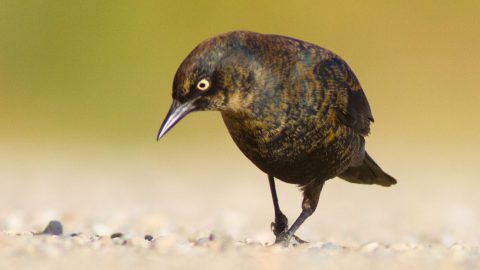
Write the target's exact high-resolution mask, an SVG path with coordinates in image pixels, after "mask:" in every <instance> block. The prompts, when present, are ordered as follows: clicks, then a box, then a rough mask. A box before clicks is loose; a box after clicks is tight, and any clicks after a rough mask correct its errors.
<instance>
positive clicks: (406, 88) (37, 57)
mask: <svg viewBox="0 0 480 270" xmlns="http://www.w3.org/2000/svg"><path fill="white" fill-rule="evenodd" d="M479 14H480V1H476V0H472V1H433V0H428V1H354V0H348V1H305V0H300V1H101V0H96V1H84V0H82V1H75V0H72V1H33V0H32V1H13V0H10V1H7V0H0V125H1V132H0V140H1V141H0V145H1V146H2V147H3V149H4V151H3V153H4V154H5V153H6V152H5V151H7V150H5V149H7V148H8V149H10V150H8V151H11V152H15V151H16V147H19V148H22V149H27V152H28V151H30V150H31V149H41V150H42V151H49V149H51V147H58V148H62V147H65V146H68V147H72V145H79V146H81V147H86V148H87V149H90V148H91V149H95V148H96V147H98V146H102V147H103V146H105V147H106V149H110V148H112V149H113V148H118V147H128V148H136V149H140V150H139V151H140V152H141V151H143V150H144V151H148V152H149V153H156V154H157V155H159V156H161V155H167V154H166V150H165V149H169V151H170V153H169V154H171V152H172V151H174V152H175V153H188V152H189V149H187V148H188V147H203V148H205V149H207V150H206V151H207V152H206V155H209V154H210V153H209V152H208V149H217V150H218V151H217V152H221V151H222V149H225V145H227V148H226V149H227V150H228V151H230V150H232V151H231V153H232V154H234V155H237V156H236V157H238V158H240V157H241V153H240V152H239V151H236V150H234V149H235V147H234V146H233V144H232V142H231V141H230V138H229V137H228V134H227V132H226V129H225V128H224V126H223V123H222V122H221V118H220V117H219V114H218V113H215V112H206V113H197V114H192V115H190V116H189V117H187V118H186V119H185V120H183V121H182V123H181V124H179V125H177V127H175V129H174V130H173V131H172V132H171V133H169V134H168V136H166V137H165V138H164V140H163V141H162V142H161V143H160V144H157V143H156V142H155V134H156V131H157V129H158V127H159V125H160V123H161V121H162V120H163V117H164V116H165V114H166V112H167V110H168V107H169V103H170V100H171V98H170V94H171V84H172V78H173V75H174V73H175V71H176V68H177V67H178V65H179V64H180V62H181V61H182V60H183V58H184V57H185V56H186V55H187V54H188V53H189V51H190V50H191V49H192V48H193V47H194V46H195V45H196V44H197V43H199V42H200V41H202V40H204V39H206V38H208V37H210V36H213V35H216V34H219V33H222V32H227V31H232V30H237V29H243V30H251V31H257V32H262V33H275V34H282V35H288V36H293V37H296V38H299V39H303V40H307V41H310V42H313V43H316V44H318V45H321V46H323V47H326V48H329V49H331V50H333V51H334V52H336V53H338V54H339V55H341V56H342V57H343V58H344V59H346V60H347V62H348V63H349V64H350V65H351V66H352V68H353V69H354V71H355V73H356V74H357V76H358V77H359V79H360V81H361V83H362V86H363V87H364V89H365V92H366V94H367V96H368V98H369V101H370V105H371V107H372V110H373V113H374V116H375V119H376V122H375V124H374V125H373V128H372V135H371V137H369V139H368V144H369V149H373V152H377V153H378V154H377V155H380V156H383V157H389V158H388V161H386V162H387V163H389V165H388V166H390V167H391V166H392V165H393V164H394V163H409V162H412V161H411V160H412V158H414V157H416V158H417V159H419V160H423V161H429V162H432V163H435V162H434V161H431V160H430V158H432V157H435V158H440V159H443V160H445V162H447V163H448V162H450V161H449V160H456V161H455V164H456V166H457V167H462V166H469V165H468V164H475V162H473V161H472V158H474V159H478V158H477V157H478V155H477V154H476V152H478V150H480V147H479V143H478V141H479V139H480V125H479V123H480V93H479V89H480V79H479V75H480V50H479V48H480V16H479ZM175 149H176V150H175ZM8 151H7V152H8ZM212 151H213V150H212ZM212 153H213V152H212ZM380 159H381V158H380ZM179 162H180V161H179ZM452 166H454V165H452ZM232 168H233V167H232Z"/></svg>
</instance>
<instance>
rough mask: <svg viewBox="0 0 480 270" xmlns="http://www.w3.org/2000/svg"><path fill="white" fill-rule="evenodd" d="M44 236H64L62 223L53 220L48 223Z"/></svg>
mask: <svg viewBox="0 0 480 270" xmlns="http://www.w3.org/2000/svg"><path fill="white" fill-rule="evenodd" d="M42 234H51V235H62V234H63V226H62V223H60V221H58V220H52V221H50V222H49V223H48V225H47V227H46V228H45V230H43V232H42Z"/></svg>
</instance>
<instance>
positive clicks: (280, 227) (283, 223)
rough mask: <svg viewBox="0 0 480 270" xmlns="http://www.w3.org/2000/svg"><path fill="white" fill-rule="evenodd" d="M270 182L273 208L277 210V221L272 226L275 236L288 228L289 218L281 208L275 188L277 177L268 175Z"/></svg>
mask: <svg viewBox="0 0 480 270" xmlns="http://www.w3.org/2000/svg"><path fill="white" fill-rule="evenodd" d="M268 182H269V184H270V192H271V193H272V199H273V208H274V210H275V222H272V223H271V228H272V231H273V234H274V235H275V236H278V235H280V234H281V233H282V232H286V231H287V230H288V219H287V217H286V216H285V215H284V214H283V213H282V211H281V210H280V206H279V204H278V197H277V190H276V189H275V179H274V178H273V176H272V175H268Z"/></svg>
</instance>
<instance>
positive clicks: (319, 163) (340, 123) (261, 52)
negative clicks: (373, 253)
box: [159, 31, 396, 242]
mask: <svg viewBox="0 0 480 270" xmlns="http://www.w3.org/2000/svg"><path fill="white" fill-rule="evenodd" d="M173 99H174V104H173V105H172V108H171V111H170V112H169V115H168V116H167V119H166V120H165V122H164V123H163V125H162V128H161V130H160V131H159V137H161V136H163V134H165V133H166V132H167V131H168V130H169V129H170V128H171V127H173V125H174V124H175V123H177V122H178V121H179V120H180V119H181V118H182V117H183V116H185V115H186V114H188V113H189V112H191V111H195V110H197V111H198V110H217V111H220V112H221V114H222V117H223V119H224V122H225V124H226V126H227V128H228V131H229V132H230V135H231V136H232V138H233V140H234V141H235V143H236V144H237V145H238V147H239V148H240V150H241V151H242V152H243V153H244V154H245V155H246V156H247V157H248V158H249V159H250V160H251V161H252V162H253V163H254V164H255V165H256V166H257V167H258V168H260V169H261V170H262V171H264V172H265V173H266V174H268V175H269V180H270V185H271V188H272V187H273V188H272V194H274V193H275V186H274V183H273V178H274V177H275V178H278V179H280V180H282V181H285V182H288V183H292V184H298V185H299V186H300V187H301V188H302V190H303V192H304V200H303V203H302V209H303V211H302V214H301V215H300V217H299V218H298V219H297V221H296V222H295V223H294V224H293V225H292V226H291V227H290V228H289V229H288V226H287V223H286V221H285V220H286V217H285V216H284V215H283V214H282V213H281V211H280V209H279V207H278V202H277V204H276V205H275V216H276V222H275V224H274V227H275V228H274V232H275V231H277V232H279V231H281V233H276V236H277V241H278V242H282V241H283V242H285V241H287V242H288V241H289V240H290V238H291V237H294V235H293V234H294V232H295V231H296V229H297V228H298V227H299V226H300V225H301V224H302V222H303V221H304V220H305V219H306V218H307V217H308V216H309V215H311V214H312V213H313V211H314V210H315V208H316V206H317V203H318V197H319V195H320V191H321V189H322V187H323V184H324V182H325V181H326V180H328V179H331V178H333V177H335V176H339V177H340V178H343V179H345V180H347V181H349V182H353V183H363V184H379V185H383V186H389V185H392V184H395V183H396V181H395V179H393V178H392V177H391V176H389V175H388V174H386V173H384V172H383V171H382V170H381V169H380V167H379V166H378V165H377V164H376V163H375V162H374V161H373V159H372V158H371V157H370V156H369V155H368V154H367V153H366V152H365V139H364V137H365V136H367V135H368V133H369V132H370V123H371V122H373V116H372V112H371V110H370V106H369V104H368V101H367V98H366V96H365V93H364V92H363V89H362V87H361V86H360V83H359V81H358V79H357V77H356V76H355V74H354V73H353V71H352V70H351V69H350V67H349V66H348V65H347V63H346V62H345V61H344V60H342V59H341V58H340V57H339V56H338V55H336V54H334V53H333V52H331V51H329V50H327V49H324V48H321V47H319V46H316V45H314V44H311V43H308V42H304V41H300V40H297V39H293V38H289V37H283V36H277V35H263V34H258V33H252V32H245V31H238V32H231V33H227V34H223V35H219V36H216V37H213V38H211V39H209V40H206V41H204V42H202V43H200V44H199V45H198V46H197V47H196V48H195V49H194V50H193V51H192V52H191V53H190V54H189V55H188V56H187V58H186V59H185V60H184V61H183V63H182V64H181V65H180V67H179V69H178V71H177V73H176V75H175V79H174V83H173ZM275 201H276V194H275V196H274V202H275ZM282 215H283V217H285V218H284V219H283V217H282ZM277 219H278V220H277ZM282 220H283V221H282Z"/></svg>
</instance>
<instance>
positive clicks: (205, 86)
mask: <svg viewBox="0 0 480 270" xmlns="http://www.w3.org/2000/svg"><path fill="white" fill-rule="evenodd" d="M208 88H210V81H208V80H207V79H201V80H200V81H199V82H198V83H197V89H198V90H200V91H205V90H207V89H208Z"/></svg>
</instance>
